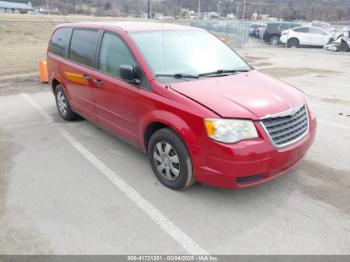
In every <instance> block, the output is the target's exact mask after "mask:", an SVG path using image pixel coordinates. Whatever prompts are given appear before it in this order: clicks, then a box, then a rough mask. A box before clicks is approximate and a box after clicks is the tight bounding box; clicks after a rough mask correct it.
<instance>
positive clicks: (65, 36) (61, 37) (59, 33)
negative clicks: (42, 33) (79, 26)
mask: <svg viewBox="0 0 350 262" xmlns="http://www.w3.org/2000/svg"><path fill="white" fill-rule="evenodd" d="M71 34H72V28H59V29H57V30H56V31H55V32H54V33H53V35H52V38H51V41H50V44H49V52H51V53H53V54H55V55H59V56H62V57H65V56H66V51H67V48H68V45H69V40H70V36H71Z"/></svg>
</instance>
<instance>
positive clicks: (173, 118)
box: [139, 110, 197, 150]
mask: <svg viewBox="0 0 350 262" xmlns="http://www.w3.org/2000/svg"><path fill="white" fill-rule="evenodd" d="M152 123H162V124H164V125H166V126H169V127H170V128H171V129H173V130H174V131H175V132H176V133H177V134H178V135H179V136H180V137H181V139H182V140H183V142H184V143H185V144H186V146H187V148H190V146H191V145H195V144H196V143H197V136H196V134H195V132H194V130H193V129H192V128H191V127H190V126H189V125H188V123H187V122H185V121H184V120H183V118H181V117H179V116H178V115H176V114H174V113H171V112H169V111H163V110H153V111H150V112H148V113H146V114H145V115H144V116H143V118H142V119H141V120H140V126H139V145H141V147H142V149H144V150H146V145H145V141H144V133H145V131H146V129H147V127H148V126H149V125H151V124H152Z"/></svg>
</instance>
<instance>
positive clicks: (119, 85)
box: [47, 22, 316, 190]
mask: <svg viewBox="0 0 350 262" xmlns="http://www.w3.org/2000/svg"><path fill="white" fill-rule="evenodd" d="M47 65H48V74H49V82H50V84H51V87H52V91H53V94H54V95H55V98H56V104H57V108H58V112H59V114H60V115H61V117H62V118H63V119H65V120H73V119H75V118H77V116H78V115H80V116H83V117H85V118H86V119H89V120H90V121H92V122H94V123H96V124H97V125H99V126H101V127H102V128H104V129H106V130H108V131H110V132H111V133H113V134H115V135H116V136H118V137H120V138H122V139H124V140H126V141H128V142H129V143H131V144H132V145H135V146H136V147H138V148H140V149H141V150H143V151H144V152H146V153H147V154H148V157H149V161H150V164H151V166H152V169H153V171H154V173H155V175H156V176H157V178H158V179H159V180H160V182H161V183H162V184H163V185H165V186H167V187H169V188H171V189H177V190H178V189H184V188H187V187H189V186H190V185H192V184H193V183H194V182H195V181H199V182H201V183H204V184H209V185H213V186H217V187H222V188H240V187H247V186H252V185H256V184H260V183H263V182H266V181H269V180H271V179H273V178H275V177H277V176H280V175H282V174H284V173H286V172H288V171H289V170H291V169H292V168H293V167H294V166H295V165H296V164H297V163H298V162H299V161H300V160H301V159H302V158H303V157H304V156H305V154H306V152H307V150H308V148H309V147H310V146H311V144H312V142H313V140H314V137H315V132H316V119H315V117H314V115H313V114H312V113H311V112H310V109H309V107H308V105H307V100H306V96H305V94H304V93H302V92H301V91H299V90H298V89H296V88H294V87H291V86H289V85H287V84H286V83H284V82H281V81H279V80H275V79H273V78H271V77H269V76H266V75H264V74H262V73H259V72H257V71H256V70H254V69H253V68H251V67H250V66H249V65H248V64H247V63H246V62H245V61H244V60H243V59H242V58H240V57H239V56H238V55H237V54H236V53H235V52H234V51H233V50H232V49H231V48H230V47H228V46H227V45H226V44H225V43H223V42H222V41H220V40H219V39H218V38H216V37H215V36H213V35H212V34H210V33H208V32H207V31H205V30H203V29H200V28H193V27H187V26H180V25H171V24H158V23H135V22H119V23H111V22H110V23H69V24H62V25H59V26H57V27H56V28H55V29H54V32H53V35H52V37H51V40H50V42H49V47H48V53H47ZM130 161H134V160H131V159H130Z"/></svg>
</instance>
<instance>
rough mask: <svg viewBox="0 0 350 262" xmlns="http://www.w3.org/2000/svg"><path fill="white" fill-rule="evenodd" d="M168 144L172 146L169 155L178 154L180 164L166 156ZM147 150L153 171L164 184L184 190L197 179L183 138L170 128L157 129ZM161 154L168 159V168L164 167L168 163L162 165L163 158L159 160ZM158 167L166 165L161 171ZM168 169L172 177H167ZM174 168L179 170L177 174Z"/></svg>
mask: <svg viewBox="0 0 350 262" xmlns="http://www.w3.org/2000/svg"><path fill="white" fill-rule="evenodd" d="M168 144H169V145H170V146H171V149H170V150H169V152H168V156H169V155H170V157H174V156H177V160H178V164H177V163H175V162H172V161H170V159H169V158H167V157H166V154H165V151H166V148H167V146H168ZM159 146H160V147H162V150H163V151H162V152H163V153H164V154H163V156H162V154H161V152H159ZM147 152H148V158H149V160H150V163H151V166H152V169H153V172H154V173H155V175H156V176H157V178H158V179H159V181H160V182H161V183H162V184H163V185H164V186H166V187H168V188H171V189H174V190H183V189H186V188H188V187H190V186H192V185H193V184H194V182H195V181H194V176H193V170H192V160H191V157H190V154H189V152H188V150H187V147H186V145H185V143H184V142H183V141H182V139H181V138H180V137H179V136H178V135H177V134H176V133H175V132H174V131H172V130H171V129H170V128H163V129H160V130H157V131H156V132H155V133H154V134H153V135H152V136H151V138H150V140H149V143H148V148H147ZM159 156H160V157H162V158H163V159H162V161H163V160H164V159H165V160H164V161H166V159H168V160H167V161H168V163H166V164H167V165H168V166H167V168H166V167H164V166H166V165H162V164H163V162H164V161H163V162H161V160H157V158H158V159H159ZM157 167H158V168H159V167H160V168H162V167H164V169H162V170H161V171H160V170H159V169H158V168H157ZM166 169H168V172H169V175H170V177H171V179H168V178H166V173H167V172H166ZM173 169H174V170H175V169H176V170H177V171H179V172H178V175H177V176H176V174H175V173H173V172H172V170H173ZM163 171H165V172H163Z"/></svg>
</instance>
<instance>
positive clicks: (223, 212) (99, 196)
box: [0, 43, 350, 254]
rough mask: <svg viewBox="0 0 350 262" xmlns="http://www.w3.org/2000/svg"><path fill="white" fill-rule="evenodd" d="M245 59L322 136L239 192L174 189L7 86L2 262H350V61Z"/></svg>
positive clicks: (31, 92) (117, 144)
mask: <svg viewBox="0 0 350 262" xmlns="http://www.w3.org/2000/svg"><path fill="white" fill-rule="evenodd" d="M237 51H238V52H239V53H240V54H241V55H242V56H243V57H245V58H246V59H247V60H248V61H249V62H250V63H251V64H252V65H253V66H255V68H256V69H258V70H261V71H263V72H265V73H267V74H270V75H273V76H275V77H277V78H280V79H282V80H284V81H286V82H288V83H290V84H292V85H294V86H296V87H298V88H300V89H302V90H303V91H305V92H306V94H307V95H308V97H309V99H310V104H311V107H312V108H313V111H314V113H315V114H316V115H317V118H318V121H319V126H318V134H317V138H316V141H315V143H314V145H313V147H312V148H311V150H310V152H309V153H308V155H307V157H306V158H305V160H304V161H303V162H302V163H301V164H300V165H299V166H298V167H297V168H296V169H295V170H294V171H292V172H290V173H289V174H287V175H285V176H282V177H280V178H278V179H276V180H274V181H271V182H268V183H265V184H263V185H260V186H256V187H252V188H248V189H242V190H234V191H233V190H221V189H216V188H212V187H207V186H203V185H195V186H194V187H192V188H191V189H189V190H187V191H184V192H174V191H171V190H169V189H166V188H165V187H163V186H162V185H160V184H159V182H158V181H157V179H156V177H155V176H154V175H153V173H152V170H151V168H150V166H149V164H148V160H147V158H146V156H145V155H143V154H142V153H140V152H139V151H137V150H135V149H134V148H133V147H131V146H129V145H128V144H126V143H124V142H123V141H121V140H119V139H118V138H115V137H113V136H111V135H110V134H108V133H107V132H105V131H103V130H101V129H99V128H97V127H96V126H95V125H93V124H91V123H89V122H88V121H84V120H81V121H77V122H71V123H67V122H64V121H63V120H61V119H60V117H59V116H58V113H57V111H56V108H55V104H54V98H53V96H52V94H51V93H50V92H49V90H48V87H47V86H46V85H42V84H37V83H36V82H35V81H34V80H33V77H32V76H24V77H22V80H20V81H18V80H15V79H9V78H7V79H4V78H3V79H0V112H1V115H0V160H1V161H0V236H1V238H0V253H2V254H38V253H40V254H145V253H146V254H188V253H191V252H195V251H200V252H203V253H205V252H207V253H210V254H349V253H350V204H349V199H350V190H349V189H350V160H349V157H350V91H349V88H350V53H343V54H340V53H339V54H338V53H329V52H326V51H323V50H321V49H287V48H273V47H268V46H265V45H261V46H259V45H258V46H257V45H256V43H253V44H249V45H248V46H247V47H245V48H242V49H239V50H237ZM21 93H25V95H22V94H21Z"/></svg>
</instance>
